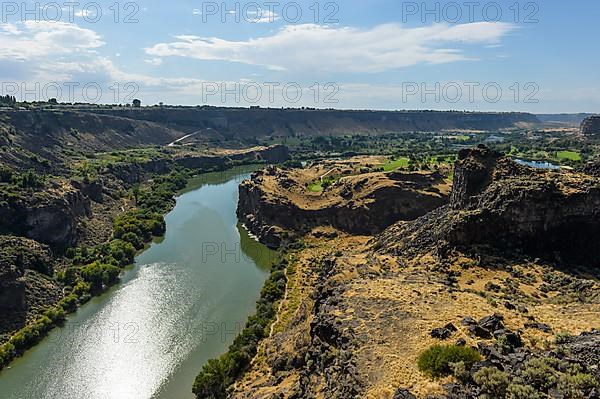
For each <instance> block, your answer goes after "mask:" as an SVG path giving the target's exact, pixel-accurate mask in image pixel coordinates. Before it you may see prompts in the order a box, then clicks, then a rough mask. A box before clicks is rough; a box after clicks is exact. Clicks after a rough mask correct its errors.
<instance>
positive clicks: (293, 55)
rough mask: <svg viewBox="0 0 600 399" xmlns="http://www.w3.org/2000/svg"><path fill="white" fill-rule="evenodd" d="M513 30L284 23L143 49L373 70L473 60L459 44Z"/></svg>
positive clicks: (297, 66)
mask: <svg viewBox="0 0 600 399" xmlns="http://www.w3.org/2000/svg"><path fill="white" fill-rule="evenodd" d="M514 29H516V27H515V26H514V25H513V24H509V23H502V22H477V23H468V24H462V25H452V26H450V25H446V24H435V25H431V26H427V27H420V28H407V27H404V26H402V25H399V24H385V25H379V26H376V27H374V28H372V29H369V30H360V29H357V28H350V27H330V26H322V25H314V24H304V25H294V26H286V27H284V28H282V29H280V30H279V31H277V32H276V33H274V34H273V35H271V36H266V37H261V38H257V39H249V40H245V41H229V40H225V39H221V38H218V37H197V36H177V37H176V39H177V41H175V42H170V43H158V44H156V45H154V46H152V47H150V48H147V49H145V50H146V53H147V54H149V55H152V56H155V57H170V56H178V57H188V58H194V59H199V60H221V61H230V62H238V63H244V64H250V65H261V66H265V67H267V68H270V69H275V70H289V71H327V72H359V73H377V72H383V71H387V70H394V69H399V68H403V67H407V66H411V65H416V64H420V63H429V64H441V63H448V62H455V61H464V60H470V59H473V58H472V57H469V56H468V55H466V54H465V52H464V49H461V48H460V46H461V45H477V44H481V45H486V44H488V45H489V44H498V43H499V42H500V40H501V39H502V38H503V37H504V36H505V35H507V34H508V33H510V32H511V31H513V30H514Z"/></svg>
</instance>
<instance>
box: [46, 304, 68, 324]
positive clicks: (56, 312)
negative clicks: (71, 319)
mask: <svg viewBox="0 0 600 399" xmlns="http://www.w3.org/2000/svg"><path fill="white" fill-rule="evenodd" d="M44 316H45V317H47V318H48V319H50V320H51V321H52V323H60V322H62V321H64V320H65V318H66V316H67V314H66V312H65V310H64V309H63V307H62V306H57V307H54V308H50V309H48V310H46V311H45V312H44Z"/></svg>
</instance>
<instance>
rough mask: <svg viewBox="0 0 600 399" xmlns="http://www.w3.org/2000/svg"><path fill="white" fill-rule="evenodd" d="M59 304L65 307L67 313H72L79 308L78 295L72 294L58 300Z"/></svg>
mask: <svg viewBox="0 0 600 399" xmlns="http://www.w3.org/2000/svg"><path fill="white" fill-rule="evenodd" d="M58 306H60V307H61V308H63V309H64V311H65V312H67V313H72V312H74V311H75V310H77V295H76V294H74V293H73V294H70V295H68V296H66V297H64V298H63V299H61V300H60V302H58Z"/></svg>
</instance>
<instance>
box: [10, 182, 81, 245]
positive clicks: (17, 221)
mask: <svg viewBox="0 0 600 399" xmlns="http://www.w3.org/2000/svg"><path fill="white" fill-rule="evenodd" d="M90 216H91V202H90V198H89V197H87V196H86V195H84V194H83V193H82V192H81V191H80V190H78V189H76V188H74V187H73V186H58V185H57V186H54V187H49V188H48V189H46V190H45V191H44V192H36V193H34V194H33V195H31V196H25V195H22V196H11V195H7V194H2V198H1V201H0V231H1V232H3V233H11V234H17V235H23V236H25V237H28V238H31V239H33V240H36V241H39V242H41V243H44V244H48V245H50V246H52V247H56V248H59V249H64V248H67V247H69V246H72V245H74V244H75V243H76V242H77V237H78V227H79V223H80V221H81V219H82V218H86V217H90Z"/></svg>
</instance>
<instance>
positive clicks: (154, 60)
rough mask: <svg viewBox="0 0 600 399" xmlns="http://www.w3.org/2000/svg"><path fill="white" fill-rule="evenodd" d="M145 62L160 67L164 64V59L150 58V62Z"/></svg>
mask: <svg viewBox="0 0 600 399" xmlns="http://www.w3.org/2000/svg"><path fill="white" fill-rule="evenodd" d="M144 62H145V63H146V64H150V65H154V66H159V65H161V64H162V62H163V61H162V58H150V59H148V60H144Z"/></svg>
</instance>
